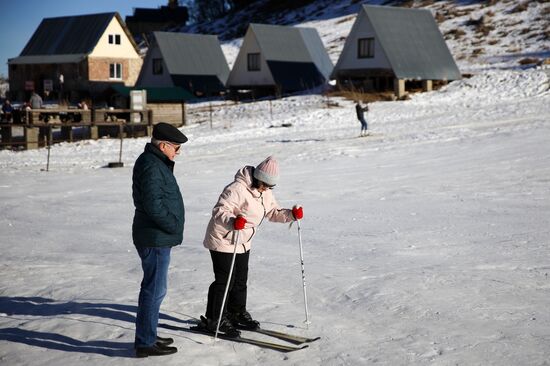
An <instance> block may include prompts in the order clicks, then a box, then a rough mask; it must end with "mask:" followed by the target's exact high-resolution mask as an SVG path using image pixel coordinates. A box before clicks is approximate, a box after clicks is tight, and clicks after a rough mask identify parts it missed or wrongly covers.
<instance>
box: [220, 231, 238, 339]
mask: <svg viewBox="0 0 550 366" xmlns="http://www.w3.org/2000/svg"><path fill="white" fill-rule="evenodd" d="M232 239H233V240H232V242H233V243H232V244H233V246H234V248H233V258H232V259H231V267H230V268H229V277H227V284H226V285H225V292H224V293H223V300H222V308H221V309H220V316H219V318H218V325H216V334H215V335H214V342H215V341H216V340H217V339H218V332H219V330H220V323H221V322H222V316H223V309H224V307H225V300H226V298H227V293H228V292H229V284H230V283H231V275H232V274H233V267H234V266H235V257H236V256H237V243H238V242H239V230H234V231H233V238H232Z"/></svg>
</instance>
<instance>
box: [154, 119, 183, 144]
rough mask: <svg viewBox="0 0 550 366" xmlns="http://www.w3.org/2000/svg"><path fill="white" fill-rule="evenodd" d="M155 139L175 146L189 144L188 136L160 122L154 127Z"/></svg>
mask: <svg viewBox="0 0 550 366" xmlns="http://www.w3.org/2000/svg"><path fill="white" fill-rule="evenodd" d="M153 138H154V139H156V140H161V141H168V142H172V143H174V144H184V143H186V142H187V136H185V135H184V134H183V133H181V131H180V130H178V129H177V128H176V127H174V126H172V125H171V124H169V123H166V122H159V123H157V124H156V125H155V127H153Z"/></svg>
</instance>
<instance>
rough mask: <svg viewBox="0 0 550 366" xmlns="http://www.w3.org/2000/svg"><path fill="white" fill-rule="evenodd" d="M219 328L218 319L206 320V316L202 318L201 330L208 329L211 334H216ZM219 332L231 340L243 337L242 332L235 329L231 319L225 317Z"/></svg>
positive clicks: (199, 325)
mask: <svg viewBox="0 0 550 366" xmlns="http://www.w3.org/2000/svg"><path fill="white" fill-rule="evenodd" d="M217 326H218V319H206V318H205V317H204V316H201V321H200V323H199V324H198V327H199V328H203V329H206V330H207V331H209V332H211V333H216V327H217ZM219 331H220V332H221V333H223V334H225V335H226V336H228V337H231V338H236V337H238V336H240V335H241V332H239V330H238V329H237V328H235V326H234V325H233V323H231V322H230V321H229V319H227V317H225V316H224V317H222V321H221V322H220V329H219Z"/></svg>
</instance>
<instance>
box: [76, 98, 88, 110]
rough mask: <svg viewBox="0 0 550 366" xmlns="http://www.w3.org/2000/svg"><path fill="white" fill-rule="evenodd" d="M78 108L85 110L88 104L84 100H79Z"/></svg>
mask: <svg viewBox="0 0 550 366" xmlns="http://www.w3.org/2000/svg"><path fill="white" fill-rule="evenodd" d="M78 108H79V109H82V110H85V111H87V110H88V109H89V108H88V104H87V103H86V101H85V100H83V101H81V102H80V103H78Z"/></svg>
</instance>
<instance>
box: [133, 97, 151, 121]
mask: <svg viewBox="0 0 550 366" xmlns="http://www.w3.org/2000/svg"><path fill="white" fill-rule="evenodd" d="M146 108H147V91H146V90H131V91H130V109H133V110H138V111H145V109H146ZM130 119H131V121H132V122H133V123H140V122H142V121H143V113H138V112H135V113H133V112H132V116H131V118H130Z"/></svg>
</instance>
